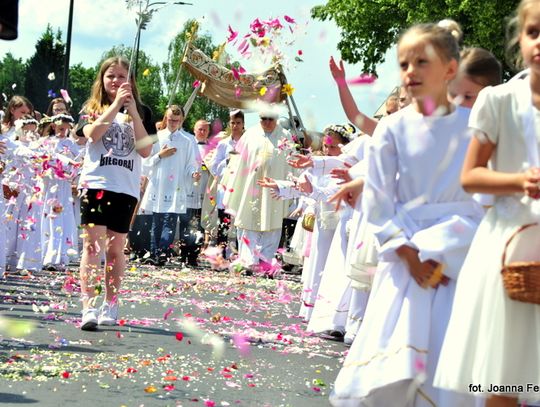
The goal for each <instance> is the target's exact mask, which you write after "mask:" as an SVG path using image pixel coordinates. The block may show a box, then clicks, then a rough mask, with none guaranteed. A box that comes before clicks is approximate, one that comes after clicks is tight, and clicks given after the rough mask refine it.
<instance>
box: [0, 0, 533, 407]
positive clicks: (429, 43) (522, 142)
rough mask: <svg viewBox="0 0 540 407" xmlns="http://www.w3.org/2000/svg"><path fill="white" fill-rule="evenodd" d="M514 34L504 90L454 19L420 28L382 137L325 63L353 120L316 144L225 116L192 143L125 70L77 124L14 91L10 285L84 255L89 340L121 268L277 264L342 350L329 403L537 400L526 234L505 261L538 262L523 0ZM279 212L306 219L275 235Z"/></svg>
mask: <svg viewBox="0 0 540 407" xmlns="http://www.w3.org/2000/svg"><path fill="white" fill-rule="evenodd" d="M514 23H515V27H516V38H515V43H516V44H519V46H520V56H521V58H522V60H523V61H524V63H525V67H526V68H528V69H527V70H525V71H523V72H521V73H520V74H519V75H518V76H516V77H515V78H513V79H512V80H510V81H508V82H507V83H504V84H501V82H502V69H501V64H500V62H499V61H497V59H496V58H495V57H494V56H493V54H491V53H490V52H489V51H487V50H484V49H481V48H466V49H461V48H460V41H461V36H462V33H461V30H460V28H459V25H458V24H457V23H455V22H453V21H449V20H444V21H442V22H440V23H438V24H421V25H415V26H413V27H411V28H410V29H409V30H407V31H406V32H405V33H404V34H403V35H402V36H401V37H400V39H399V41H398V62H399V72H400V76H401V81H402V84H401V87H400V91H399V93H398V94H396V95H392V96H391V97H390V98H388V100H387V102H386V116H385V117H383V118H382V119H380V121H379V120H377V119H374V118H371V117H369V116H368V115H366V114H364V113H362V112H360V111H359V109H358V107H357V105H356V103H355V101H354V99H353V97H352V94H351V92H350V89H349V88H348V85H347V80H346V73H345V69H344V67H343V63H342V62H340V63H336V61H335V60H334V59H333V58H331V59H330V72H331V74H332V77H333V78H334V80H335V82H336V85H337V88H338V92H339V98H340V101H341V104H342V106H343V109H344V111H345V113H346V115H347V117H348V119H349V120H350V122H351V123H352V124H350V123H343V124H332V125H329V126H327V127H326V128H325V129H324V130H323V132H322V133H323V136H322V137H321V138H316V137H314V135H313V134H309V133H307V132H305V131H302V129H300V131H296V130H297V129H296V126H291V122H290V121H289V120H281V119H280V118H279V116H280V112H279V110H278V109H277V107H276V106H274V105H266V106H264V107H262V108H261V110H260V111H259V123H257V124H256V125H254V126H252V127H250V128H248V129H246V128H245V125H244V124H245V123H244V113H243V112H242V111H241V110H232V111H231V112H230V117H229V122H228V123H227V128H226V130H225V131H221V132H219V133H217V134H211V125H210V123H209V122H208V121H207V120H205V119H201V120H198V121H197V122H196V124H195V126H194V129H193V133H194V134H191V133H189V132H187V131H186V130H184V128H183V123H184V119H185V112H184V110H183V108H182V107H181V106H177V105H173V106H169V107H168V108H167V110H166V112H165V114H164V116H163V119H162V120H161V121H160V122H158V123H157V125H156V124H154V123H153V122H152V120H151V114H150V112H148V109H147V108H146V107H145V106H144V105H143V104H142V102H141V100H140V98H139V94H138V90H137V85H136V82H135V79H134V78H133V77H129V72H130V70H129V64H128V62H127V61H126V60H125V59H123V58H120V57H114V58H110V59H108V60H106V61H105V62H104V63H103V64H102V66H101V69H100V70H99V72H98V75H97V77H96V80H95V82H94V84H93V87H92V89H91V92H90V97H89V99H88V101H87V102H86V104H85V106H84V111H83V112H82V114H81V116H80V118H79V120H78V123H75V121H74V119H73V118H72V116H70V114H69V111H68V108H69V106H68V105H67V103H66V102H65V101H64V100H63V99H54V100H53V101H51V104H50V106H49V109H48V111H47V112H46V114H45V115H44V119H42V120H41V121H38V120H36V118H35V115H34V109H33V107H32V105H31V103H30V102H29V101H28V100H27V99H25V98H24V97H21V96H14V97H13V98H12V99H11V100H10V102H9V104H8V106H7V108H6V111H5V115H4V117H3V118H2V133H3V134H2V135H1V139H0V153H1V154H2V161H3V163H4V168H3V172H2V178H3V181H2V182H3V188H4V191H3V192H4V199H0V205H2V206H3V208H1V209H2V212H3V213H5V222H2V223H1V224H0V228H1V229H2V230H0V239H5V242H0V243H1V246H2V249H3V250H2V251H0V267H2V273H3V272H4V267H5V268H7V269H8V270H9V271H10V272H20V273H28V272H35V271H37V270H41V269H42V268H50V269H62V268H65V267H66V265H68V264H69V262H70V261H72V260H74V259H78V258H79V257H80V286H81V300H82V319H81V329H82V330H94V329H96V327H97V326H98V325H114V324H116V323H117V320H118V315H119V303H120V301H119V298H118V293H119V289H120V287H121V283H122V276H123V273H124V269H125V267H126V255H127V254H128V253H129V255H130V259H131V260H133V261H139V262H142V263H144V264H149V265H153V266H157V267H159V266H163V265H166V264H167V263H171V262H173V263H175V264H183V265H185V266H187V267H195V266H197V265H198V262H199V261H200V259H201V258H205V259H206V260H208V261H209V262H210V265H211V266H212V268H214V269H216V270H223V269H229V270H232V271H234V272H237V273H243V274H245V275H251V274H260V275H265V276H274V275H275V274H276V272H278V271H279V269H280V268H281V266H282V264H280V262H279V261H278V260H277V259H276V255H278V254H279V257H280V258H282V259H296V261H297V262H298V263H299V264H302V282H303V290H302V293H301V298H300V299H299V310H298V312H299V315H300V316H301V317H302V318H303V320H304V321H305V322H306V324H307V325H306V330H308V331H310V332H313V333H314V334H317V335H319V336H320V337H321V338H324V339H328V340H334V341H341V342H344V343H345V344H347V345H349V346H350V347H351V348H350V351H349V352H348V355H347V357H346V359H345V361H344V365H343V367H342V369H341V371H340V373H339V375H338V377H337V379H336V383H335V386H334V389H333V391H332V394H331V396H330V401H331V403H332V405H334V406H427V405H431V406H435V405H436V406H480V405H484V403H485V405H486V406H488V407H498V406H512V407H515V406H516V405H517V403H518V401H524V402H534V401H538V399H540V390H538V389H536V390H535V387H534V385H535V384H536V386H538V385H540V345H539V344H540V305H539V304H540V292H538V289H539V286H538V285H534V282H533V283H531V284H532V285H531V286H530V287H528V286H527V285H526V284H525V283H522V282H520V284H524V287H522V289H521V291H520V293H518V294H517V296H518V297H519V300H516V299H514V298H516V297H515V292H516V291H518V290H516V289H514V288H512V287H509V285H508V284H505V280H503V277H502V276H501V269H502V270H503V271H505V272H506V271H507V267H506V264H503V263H504V261H505V260H504V259H505V258H506V254H507V251H509V250H508V246H509V241H510V240H512V239H515V238H516V236H517V235H520V237H519V238H517V239H516V240H518V243H517V245H516V248H515V249H514V252H515V254H516V255H517V253H519V255H520V256H521V257H523V259H522V260H527V261H531V262H533V263H534V262H536V263H540V259H538V241H539V240H538V238H539V235H538V231H535V230H534V229H535V226H537V224H538V217H539V216H540V215H539V214H540V211H539V208H538V202H539V201H538V199H539V198H540V158H539V154H538V142H539V138H538V137H539V136H538V134H537V131H536V130H537V129H539V128H540V124H539V123H540V122H539V121H538V120H539V117H540V116H539V114H538V111H539V110H540V88H539V83H540V1H538V0H522V1H521V3H520V5H519V7H518V9H517V13H516V18H515V21H514ZM291 127H292V130H295V131H290V130H291ZM156 129H157V135H154V136H152V134H154V133H155V132H156ZM295 133H296V134H295ZM286 218H295V219H296V218H298V222H296V225H295V227H294V233H292V236H287V238H286V239H284V238H283V237H284V236H283V235H284V233H283V224H284V219H286ZM79 225H80V226H79ZM128 236H129V239H128ZM145 236H146V237H145ZM81 239H82V244H79V243H80V240H81ZM79 253H80V255H79ZM501 258H502V259H503V260H502V261H501ZM537 268H538V269H540V267H537ZM508 269H509V268H508ZM102 272H103V273H104V275H105V277H104V282H105V284H104V285H105V290H104V291H105V298H104V301H103V304H102V305H101V306H99V307H98V305H97V304H96V301H97V296H96V290H95V286H96V284H97V281H98V280H99V279H101V274H102ZM532 272H534V271H531V273H532ZM503 274H504V273H503ZM531 278H532V279H534V277H531ZM531 287H532V288H531ZM512 290H513V291H512ZM507 291H508V292H507ZM511 291H512V292H511ZM531 384H532V386H533V387H530V386H531Z"/></svg>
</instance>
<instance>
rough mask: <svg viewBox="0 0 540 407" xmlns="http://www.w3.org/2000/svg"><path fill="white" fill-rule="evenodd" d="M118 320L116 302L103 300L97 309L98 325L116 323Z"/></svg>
mask: <svg viewBox="0 0 540 407" xmlns="http://www.w3.org/2000/svg"><path fill="white" fill-rule="evenodd" d="M117 321H118V303H117V302H115V303H110V302H104V303H103V305H102V306H101V308H100V310H99V317H98V321H97V323H98V324H99V325H108V326H113V325H116V323H117Z"/></svg>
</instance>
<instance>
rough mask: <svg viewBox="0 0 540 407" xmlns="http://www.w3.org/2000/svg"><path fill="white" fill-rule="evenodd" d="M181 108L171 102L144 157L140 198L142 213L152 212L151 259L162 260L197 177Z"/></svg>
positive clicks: (193, 156)
mask: <svg viewBox="0 0 540 407" xmlns="http://www.w3.org/2000/svg"><path fill="white" fill-rule="evenodd" d="M183 121H184V112H183V110H182V108H181V107H180V106H176V105H173V106H170V107H169V108H168V109H167V111H166V112H165V123H166V128H164V129H163V130H160V131H158V133H157V137H158V140H157V143H155V144H154V145H153V147H152V154H151V156H150V157H148V158H147V159H145V162H144V166H145V167H147V168H148V186H147V188H146V192H145V194H144V197H143V199H142V202H141V208H142V209H143V210H144V211H145V213H152V214H153V215H152V235H151V253H152V257H151V259H150V261H151V262H152V263H158V264H164V263H165V261H166V257H167V255H168V254H169V251H170V245H171V244H172V242H173V240H174V234H175V231H176V226H177V223H178V216H179V215H180V214H182V213H186V203H187V192H188V191H189V190H190V188H189V187H188V186H190V185H191V184H193V182H194V181H197V180H198V179H199V178H200V173H199V172H197V163H196V160H195V152H194V150H193V147H192V141H191V138H192V136H191V135H190V134H189V133H186V132H185V131H184V130H183V129H182V128H181V126H182V123H183Z"/></svg>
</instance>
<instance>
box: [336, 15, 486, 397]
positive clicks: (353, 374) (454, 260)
mask: <svg viewBox="0 0 540 407" xmlns="http://www.w3.org/2000/svg"><path fill="white" fill-rule="evenodd" d="M398 59H399V64H400V68H401V79H402V82H403V85H404V86H405V87H406V88H407V91H408V92H409V94H410V95H411V96H412V98H413V103H412V105H410V106H408V107H407V108H405V109H402V110H400V111H399V112H396V113H395V114H392V115H390V116H388V117H386V118H383V119H382V120H381V122H380V123H379V125H378V126H377V129H376V131H375V134H374V136H373V137H374V140H373V145H372V146H371V148H370V150H369V154H368V166H367V177H366V180H365V186H364V192H363V194H364V196H363V201H362V202H363V209H364V212H365V216H367V220H368V222H369V223H370V224H371V225H372V226H373V228H374V232H375V236H376V239H377V241H378V244H379V248H380V251H379V263H378V267H377V272H376V274H375V279H374V282H373V286H372V290H371V294H370V299H369V303H368V305H367V309H366V314H365V317H364V320H363V322H362V325H361V327H360V330H359V331H358V334H357V336H356V338H355V340H354V342H353V344H352V347H351V350H350V352H349V354H348V356H347V358H346V360H345V362H344V366H343V368H342V369H341V371H340V373H339V375H338V377H337V379H336V383H335V388H334V390H333V392H332V394H331V396H330V401H331V403H332V404H333V405H334V406H363V405H366V406H367V405H373V406H390V405H391V406H422V405H430V404H431V405H433V404H434V405H437V406H468V405H474V403H475V401H474V398H473V397H467V396H460V395H455V394H451V393H450V392H444V391H442V390H439V389H435V388H434V387H433V385H432V379H433V373H434V370H435V366H436V363H437V359H438V353H439V349H440V347H441V345H442V340H443V337H444V332H445V329H446V324H447V322H448V319H449V316H450V308H451V305H450V304H451V302H452V299H453V293H454V288H455V280H456V278H457V275H458V272H459V269H460V266H461V264H462V262H463V259H464V257H465V254H466V251H467V249H468V245H469V243H470V241H471V240H472V237H473V234H474V232H475V230H476V227H477V224H478V222H479V220H480V217H481V216H482V213H483V212H482V208H481V207H480V206H479V205H478V204H477V203H476V202H475V201H474V200H473V199H472V197H471V196H470V195H468V194H467V193H466V192H465V191H464V190H463V189H462V188H461V185H460V184H459V172H460V169H461V166H462V163H463V159H464V155H465V150H466V148H467V145H468V142H469V137H468V132H467V119H468V114H469V112H468V110H467V109H464V108H460V107H456V106H454V105H452V104H451V103H450V102H449V101H448V99H447V83H448V81H450V80H452V79H453V78H454V77H455V75H456V73H457V70H458V60H459V48H458V44H457V41H456V39H455V38H454V37H453V36H452V34H451V33H450V32H449V31H448V30H446V29H444V28H441V27H439V26H437V25H433V24H424V25H419V26H415V27H413V28H411V29H410V30H409V31H407V32H406V33H405V34H404V36H403V37H402V38H401V39H400V41H399V44H398ZM441 269H442V270H441ZM423 379H425V380H423Z"/></svg>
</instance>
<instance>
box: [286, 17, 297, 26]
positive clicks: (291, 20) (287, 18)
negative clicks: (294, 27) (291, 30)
mask: <svg viewBox="0 0 540 407" xmlns="http://www.w3.org/2000/svg"><path fill="white" fill-rule="evenodd" d="M283 19H284V20H285V21H286V22H288V23H289V24H296V20H295V19H294V18H292V17H289V16H283Z"/></svg>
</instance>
